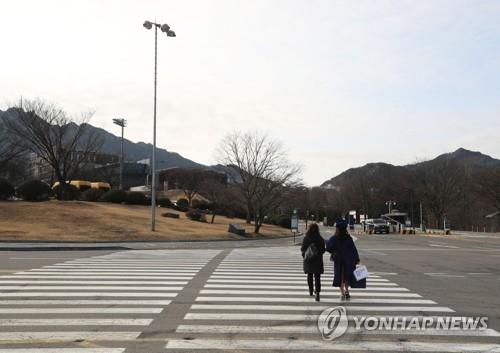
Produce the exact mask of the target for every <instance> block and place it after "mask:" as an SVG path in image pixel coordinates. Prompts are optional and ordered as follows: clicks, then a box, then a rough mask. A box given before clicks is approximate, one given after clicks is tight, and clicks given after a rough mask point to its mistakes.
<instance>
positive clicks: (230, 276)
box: [210, 273, 370, 281]
mask: <svg viewBox="0 0 500 353" xmlns="http://www.w3.org/2000/svg"><path fill="white" fill-rule="evenodd" d="M324 277H329V278H332V277H333V275H332V274H324V275H323V278H324ZM210 278H211V279H215V278H219V279H274V280H300V279H301V280H303V281H304V280H305V279H306V277H305V275H304V274H302V275H278V274H274V275H273V274H269V275H265V276H246V275H244V276H238V275H236V274H224V275H221V274H217V273H216V274H213V275H212V276H210ZM368 280H370V278H368Z"/></svg>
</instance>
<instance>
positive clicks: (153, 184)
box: [143, 21, 175, 232]
mask: <svg viewBox="0 0 500 353" xmlns="http://www.w3.org/2000/svg"><path fill="white" fill-rule="evenodd" d="M143 26H144V28H146V29H151V28H152V27H153V26H154V27H155V80H154V108H153V155H152V161H151V230H152V231H153V232H154V231H155V223H156V72H157V66H158V65H157V56H158V28H159V29H160V30H161V31H162V32H164V33H166V34H167V37H175V32H174V31H172V30H170V26H169V25H167V24H166V23H165V24H159V23H155V22H150V21H145V22H144V24H143Z"/></svg>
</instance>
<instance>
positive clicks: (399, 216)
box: [381, 210, 413, 233]
mask: <svg viewBox="0 0 500 353" xmlns="http://www.w3.org/2000/svg"><path fill="white" fill-rule="evenodd" d="M381 217H382V218H383V219H385V220H387V221H388V222H389V223H390V224H391V231H392V232H398V233H399V232H401V230H402V229H404V228H405V227H406V226H410V227H412V226H413V224H411V221H410V219H409V217H408V213H406V212H399V211H398V210H393V211H392V212H391V213H386V214H383V215H382V216H381Z"/></svg>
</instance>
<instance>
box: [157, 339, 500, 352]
mask: <svg viewBox="0 0 500 353" xmlns="http://www.w3.org/2000/svg"><path fill="white" fill-rule="evenodd" d="M166 348H167V349H188V350H200V349H203V350H208V349H222V350H247V349H248V350H257V349H266V350H283V348H286V349H287V350H297V351H308V350H328V351H348V352H353V351H372V352H383V351H396V352H408V351H411V352H448V353H456V352H461V353H472V352H473V353H484V352H491V353H494V352H495V353H496V352H500V345H498V344H490V343H484V344H480V343H443V342H380V341H360V342H340V341H336V342H335V343H332V342H327V341H321V340H292V339H288V340H287V339H283V340H276V339H273V340H235V339H230V340H214V339H193V340H179V339H172V340H169V341H168V342H167V345H166Z"/></svg>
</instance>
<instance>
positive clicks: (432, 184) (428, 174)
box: [414, 160, 463, 226]
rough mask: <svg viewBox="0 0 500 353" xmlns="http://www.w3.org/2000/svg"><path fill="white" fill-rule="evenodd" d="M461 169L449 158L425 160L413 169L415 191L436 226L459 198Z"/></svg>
mask: <svg viewBox="0 0 500 353" xmlns="http://www.w3.org/2000/svg"><path fill="white" fill-rule="evenodd" d="M462 176H463V170H462V169H461V168H460V166H458V165H457V164H456V163H453V162H452V161H449V160H434V161H431V162H427V163H425V164H423V165H421V166H419V168H418V169H417V170H416V171H415V173H414V180H415V182H416V185H417V187H416V190H417V193H418V194H419V195H420V197H421V198H422V200H423V202H424V205H425V207H426V208H427V209H428V210H429V211H430V213H431V215H432V216H433V217H434V221H435V222H436V225H437V226H440V225H441V224H442V221H443V219H444V217H445V216H446V214H447V213H448V212H449V211H450V210H451V209H452V208H453V207H454V206H455V205H456V203H457V202H458V201H459V200H460V195H461V193H462V191H463V190H462V188H461V183H460V181H461V179H462Z"/></svg>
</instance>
